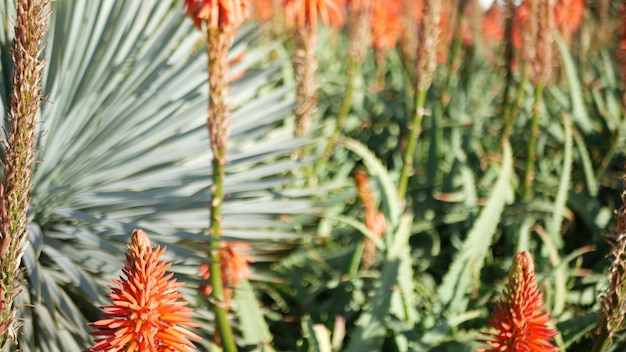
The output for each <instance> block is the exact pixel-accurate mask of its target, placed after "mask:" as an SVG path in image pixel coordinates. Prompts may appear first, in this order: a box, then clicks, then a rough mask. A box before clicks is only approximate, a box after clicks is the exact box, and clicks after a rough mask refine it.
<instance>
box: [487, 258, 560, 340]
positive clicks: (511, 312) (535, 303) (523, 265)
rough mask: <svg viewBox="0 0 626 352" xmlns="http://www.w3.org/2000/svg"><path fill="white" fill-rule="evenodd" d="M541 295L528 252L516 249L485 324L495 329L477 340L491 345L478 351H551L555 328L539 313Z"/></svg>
mask: <svg viewBox="0 0 626 352" xmlns="http://www.w3.org/2000/svg"><path fill="white" fill-rule="evenodd" d="M543 308H544V304H543V295H542V294H541V292H539V287H538V285H537V279H536V277H535V265H534V264H533V259H532V256H531V255H530V253H528V252H519V253H517V254H516V255H515V258H514V259H513V266H512V267H511V271H510V272H509V283H508V285H507V290H506V291H505V293H504V300H503V301H501V302H500V303H499V305H498V307H497V308H496V311H495V312H494V315H493V320H490V321H489V324H490V325H491V326H492V327H494V328H495V329H496V330H497V333H495V334H487V333H485V335H487V336H489V337H491V339H492V340H481V341H480V342H482V343H485V344H487V345H489V346H491V348H490V349H480V350H478V352H504V351H507V352H555V351H558V348H556V347H554V346H553V345H552V342H551V341H552V338H553V337H554V336H556V331H554V330H553V329H551V328H549V327H548V326H547V324H548V322H549V321H550V317H549V316H548V314H547V313H545V312H542V310H543Z"/></svg>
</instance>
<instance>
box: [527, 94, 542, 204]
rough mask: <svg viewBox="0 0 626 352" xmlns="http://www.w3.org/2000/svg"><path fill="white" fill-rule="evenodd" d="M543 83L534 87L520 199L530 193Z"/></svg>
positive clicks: (533, 175)
mask: <svg viewBox="0 0 626 352" xmlns="http://www.w3.org/2000/svg"><path fill="white" fill-rule="evenodd" d="M542 97H543V84H539V85H538V86H537V87H536V88H535V103H534V105H533V117H532V122H531V127H530V140H529V141H528V155H527V158H526V169H525V171H524V196H523V198H522V199H524V200H528V199H529V198H530V196H531V194H532V183H533V178H534V177H535V159H536V154H537V137H538V134H539V117H540V110H541V104H542V102H543V98H542Z"/></svg>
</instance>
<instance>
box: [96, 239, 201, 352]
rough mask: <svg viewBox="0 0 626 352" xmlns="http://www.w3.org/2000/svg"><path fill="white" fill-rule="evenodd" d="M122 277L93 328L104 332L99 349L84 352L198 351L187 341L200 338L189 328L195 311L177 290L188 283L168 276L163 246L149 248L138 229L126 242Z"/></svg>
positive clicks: (148, 242) (97, 347) (115, 281)
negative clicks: (126, 248) (126, 262)
mask: <svg viewBox="0 0 626 352" xmlns="http://www.w3.org/2000/svg"><path fill="white" fill-rule="evenodd" d="M128 251H129V254H127V255H126V260H127V261H128V264H127V265H122V273H123V276H122V277H120V279H119V280H113V282H114V283H115V284H116V285H117V287H115V286H110V288H111V290H112V291H113V292H112V293H111V295H109V300H110V301H111V302H112V303H113V304H112V305H109V306H105V307H103V309H104V311H105V313H104V319H102V320H100V321H97V322H95V323H91V324H89V325H90V326H92V327H95V328H98V329H100V331H96V332H92V334H93V335H96V336H100V337H101V338H98V339H96V345H95V346H93V347H92V348H90V349H88V350H86V352H97V351H106V352H118V351H119V352H122V351H123V352H135V351H136V352H140V351H141V352H147V351H149V352H183V351H188V347H195V346H194V344H193V343H191V342H190V341H189V340H190V339H193V340H200V339H201V338H200V336H198V335H196V334H194V333H192V332H191V331H189V330H187V329H186V328H185V327H196V326H197V325H196V324H194V323H192V322H191V317H192V311H191V309H190V308H189V307H187V302H185V301H180V300H179V299H180V298H182V297H183V295H182V294H180V293H178V289H179V288H180V287H181V286H183V285H184V283H182V282H177V281H176V279H172V274H171V273H170V274H166V272H165V271H166V270H167V269H168V268H169V267H170V266H171V263H167V262H164V261H159V258H161V256H162V255H163V253H164V252H165V247H163V248H162V249H161V247H154V246H152V245H151V244H150V238H149V237H148V234H146V233H145V232H143V231H142V230H134V231H133V233H132V235H131V241H130V243H129V244H128Z"/></svg>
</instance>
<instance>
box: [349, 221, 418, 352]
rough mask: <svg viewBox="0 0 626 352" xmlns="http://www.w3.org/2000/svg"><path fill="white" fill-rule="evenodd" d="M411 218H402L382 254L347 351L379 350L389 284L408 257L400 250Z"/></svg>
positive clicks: (392, 283) (383, 331) (388, 302)
mask: <svg viewBox="0 0 626 352" xmlns="http://www.w3.org/2000/svg"><path fill="white" fill-rule="evenodd" d="M412 221H413V219H412V217H410V216H408V215H406V216H404V217H402V221H401V222H400V225H399V226H398V230H397V231H396V233H395V234H394V237H393V242H392V244H391V247H390V248H389V250H388V251H387V253H386V256H385V261H384V263H383V267H382V271H381V273H380V278H379V279H378V283H377V286H376V288H375V290H374V294H373V296H372V297H371V298H370V299H369V301H368V303H367V304H366V305H365V307H363V311H362V313H361V315H360V316H359V319H358V320H357V322H356V329H355V331H354V332H353V333H352V335H351V340H350V343H349V344H348V347H347V348H346V351H348V352H360V351H380V350H381V348H382V346H383V342H384V340H385V334H386V332H387V317H388V315H389V310H390V304H391V297H392V295H393V293H394V289H393V287H394V286H395V285H396V284H397V282H398V272H399V271H400V267H401V266H402V265H403V264H402V261H405V260H409V258H407V257H406V256H403V255H402V253H403V251H404V250H405V249H406V248H407V247H408V240H409V236H410V234H411V223H412ZM409 265H410V264H409Z"/></svg>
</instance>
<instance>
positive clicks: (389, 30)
mask: <svg viewBox="0 0 626 352" xmlns="http://www.w3.org/2000/svg"><path fill="white" fill-rule="evenodd" d="M401 11H402V3H401V2H400V0H389V1H387V2H383V1H374V4H373V6H372V16H371V18H370V28H371V36H372V46H373V47H374V49H376V50H381V51H386V50H389V49H393V48H395V47H396V43H397V42H398V38H400V36H401V35H402V32H403V28H402V22H401V21H400V14H401V13H402V12H401Z"/></svg>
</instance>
